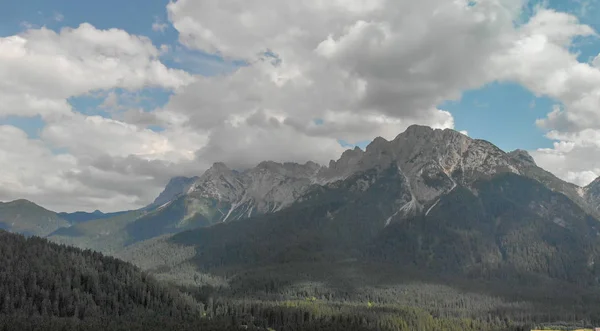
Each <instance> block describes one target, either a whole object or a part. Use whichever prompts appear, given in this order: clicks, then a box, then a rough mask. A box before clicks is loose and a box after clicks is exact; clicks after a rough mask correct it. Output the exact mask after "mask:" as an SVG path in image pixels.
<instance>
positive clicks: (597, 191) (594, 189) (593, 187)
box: [583, 177, 600, 214]
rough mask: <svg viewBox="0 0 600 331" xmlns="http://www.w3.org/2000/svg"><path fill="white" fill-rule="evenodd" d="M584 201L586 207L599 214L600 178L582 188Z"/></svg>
mask: <svg viewBox="0 0 600 331" xmlns="http://www.w3.org/2000/svg"><path fill="white" fill-rule="evenodd" d="M584 192H585V193H584V195H583V197H584V199H585V200H586V202H587V203H588V205H589V206H590V207H591V208H592V209H593V210H594V211H596V212H597V213H599V214H600V177H598V178H596V180H594V181H593V182H591V183H590V184H589V185H588V186H586V187H585V188H584Z"/></svg>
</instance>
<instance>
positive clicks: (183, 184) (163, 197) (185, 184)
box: [149, 176, 198, 207]
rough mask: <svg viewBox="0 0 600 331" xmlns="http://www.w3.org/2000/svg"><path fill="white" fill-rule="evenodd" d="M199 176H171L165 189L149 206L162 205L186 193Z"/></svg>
mask: <svg viewBox="0 0 600 331" xmlns="http://www.w3.org/2000/svg"><path fill="white" fill-rule="evenodd" d="M197 179H198V177H181V176H180V177H174V178H171V180H170V181H169V183H168V184H167V186H166V187H165V189H164V190H163V191H162V192H161V193H160V194H159V196H158V197H157V198H156V199H155V200H154V202H153V203H152V204H151V205H150V206H149V207H158V206H162V205H164V204H165V203H167V202H169V201H171V200H173V199H174V198H175V197H177V196H179V195H181V194H184V193H186V192H187V191H188V190H189V188H190V187H191V186H192V184H193V183H194V182H195V181H196V180H197Z"/></svg>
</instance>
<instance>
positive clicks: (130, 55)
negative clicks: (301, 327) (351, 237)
mask: <svg viewBox="0 0 600 331" xmlns="http://www.w3.org/2000/svg"><path fill="white" fill-rule="evenodd" d="M523 3H524V1H523V0H506V1H495V0H479V1H476V2H472V1H467V0H458V1H450V2H449V1H446V0H425V1H391V0H370V1H366V0H352V1H347V0H332V1H322V0H308V1H301V2H298V1H281V0H267V1H265V0H261V1H258V0H206V1H200V2H198V1H191V0H177V1H172V2H170V3H169V4H168V5H167V13H168V17H169V23H170V24H172V26H173V27H174V29H175V30H176V31H177V32H178V35H179V42H180V45H176V46H175V47H174V48H173V50H171V49H170V47H168V46H160V47H159V48H157V47H156V46H155V45H153V43H152V42H151V41H150V39H148V38H146V37H143V36H136V35H131V34H129V33H127V32H126V31H123V30H119V29H109V30H99V29H96V28H95V27H93V26H91V25H89V24H81V25H80V26H79V27H77V28H64V29H62V30H60V31H58V32H55V31H52V30H48V29H45V28H40V29H29V30H26V31H24V32H23V33H21V34H18V35H15V36H9V37H5V38H0V91H1V92H0V98H2V100H8V102H4V103H1V104H0V117H1V116H6V115H19V116H35V115H41V117H42V118H43V120H44V121H45V123H46V125H45V127H44V128H43V129H42V130H41V132H40V139H31V138H28V137H27V136H26V135H25V134H24V133H23V132H22V131H20V130H18V129H16V128H13V127H9V126H4V127H0V144H2V143H4V144H5V145H6V146H8V145H9V144H10V143H9V137H10V136H11V135H14V136H15V137H17V138H15V140H14V141H15V143H14V146H10V148H8V147H7V149H6V150H2V152H1V153H3V154H0V155H1V156H2V158H3V159H2V161H3V162H8V163H11V164H12V165H14V167H12V168H7V169H9V170H7V171H6V173H3V174H0V187H2V189H1V190H0V200H3V199H9V198H16V197H25V198H31V199H33V200H34V201H36V202H40V203H42V204H43V205H46V206H49V207H53V208H55V209H65V210H73V209H88V210H93V209H96V208H101V209H104V210H107V211H109V210H118V209H126V208H134V207H140V206H143V205H144V204H147V203H149V202H151V201H152V199H153V198H154V196H155V195H156V194H157V193H158V192H159V191H160V189H161V186H162V185H164V184H165V183H166V181H167V180H168V179H169V177H171V176H175V175H199V174H200V173H202V171H203V170H204V169H206V167H208V166H209V165H210V164H211V163H212V162H216V161H224V162H226V163H228V164H230V165H231V166H232V167H235V168H245V167H249V166H252V165H254V164H256V163H258V162H260V161H263V160H275V161H298V162H305V161H307V160H314V161H318V162H320V163H327V162H328V161H329V159H332V158H336V157H337V156H339V154H340V153H341V152H342V149H343V148H342V147H341V146H340V144H339V143H338V141H339V140H343V141H345V142H348V143H350V144H353V143H359V142H363V141H366V140H370V139H372V138H373V137H376V136H383V137H384V138H387V139H391V138H393V137H395V136H396V135H397V134H398V133H400V132H402V131H403V130H404V129H405V128H406V127H408V126H409V125H411V124H415V123H418V124H426V125H430V126H433V127H436V128H453V127H454V119H453V117H452V114H450V113H449V112H447V111H445V110H444V109H440V107H439V105H440V104H441V103H442V102H443V101H446V100H456V99H459V98H460V96H461V93H462V92H463V91H465V90H468V89H475V88H479V87H481V86H483V85H485V84H487V83H489V82H493V81H513V82H518V83H520V84H522V85H524V86H525V87H527V88H528V89H530V90H531V91H533V92H534V93H535V94H537V95H546V96H549V97H551V98H554V99H555V100H557V101H558V102H559V103H560V105H557V107H556V108H555V109H554V110H553V111H552V112H550V113H549V114H548V116H547V117H546V118H543V119H540V120H539V121H538V125H539V126H540V127H543V128H545V129H546V130H548V138H549V139H553V140H555V141H556V144H555V146H554V147H553V148H550V149H541V150H538V151H536V152H534V153H533V154H534V157H535V158H536V161H537V162H538V164H541V165H543V166H544V167H546V168H548V169H549V170H551V171H554V172H555V173H557V174H558V175H559V176H561V177H562V178H565V179H567V180H570V181H573V182H576V183H580V184H585V182H586V181H588V180H590V178H592V177H593V176H594V175H596V174H600V169H598V168H597V165H598V164H600V160H598V159H594V158H593V157H590V155H600V153H599V152H600V150H599V148H600V147H599V146H598V144H597V142H598V141H599V135H598V132H599V131H598V130H600V117H599V116H600V115H598V114H599V113H598V112H597V106H598V104H599V102H600V99H599V98H600V91H599V86H600V74H599V72H600V71H599V70H600V69H599V68H598V64H599V63H598V58H596V59H595V60H593V61H591V62H590V63H580V62H578V60H577V55H576V54H573V53H572V52H570V50H569V48H570V47H571V45H572V43H573V39H574V38H576V37H593V36H595V32H594V31H593V30H592V29H591V28H590V27H589V26H586V25H583V24H580V23H579V22H578V21H577V19H576V18H575V17H574V16H572V15H568V14H565V13H559V12H556V11H553V10H549V9H545V8H540V9H538V10H537V11H536V12H535V13H534V14H533V16H532V18H531V19H529V20H528V21H527V22H524V23H523V24H519V25H517V24H516V22H517V21H518V20H519V18H520V17H521V14H522V6H523ZM164 24H166V23H163V22H159V21H156V22H155V25H154V26H153V29H154V30H155V31H162V30H163V29H164V28H165V27H166V25H164ZM177 49H180V50H181V49H185V52H184V53H185V54H188V53H189V54H194V52H197V51H200V52H206V53H209V54H216V55H217V56H219V57H221V58H223V63H226V64H227V67H228V70H226V71H222V73H220V74H217V75H214V76H210V77H208V76H207V77H203V76H197V75H192V74H190V73H187V72H185V71H182V70H175V69H171V68H168V67H167V66H165V65H164V64H163V63H162V62H161V58H163V59H164V57H165V56H167V55H169V56H175V54H177V53H178V52H176V50H177ZM188 51H189V52H188ZM174 60H175V59H174ZM187 62H190V61H187ZM232 63H243V65H240V66H239V67H236V68H233V69H232V66H231V65H230V64H232ZM220 72H221V71H220ZM148 87H158V88H163V89H168V90H171V91H173V95H172V96H171V97H170V99H169V102H168V103H167V104H166V105H164V106H163V107H160V109H155V110H153V111H148V110H142V109H141V107H138V106H136V102H131V103H130V102H125V101H124V98H125V97H127V93H129V92H131V93H132V94H135V92H136V91H139V90H140V89H144V88H148ZM116 89H120V90H124V91H126V92H125V94H123V93H121V94H118V93H115V90H116ZM98 91H100V92H98ZM93 93H99V95H102V96H103V98H104V99H103V101H102V104H101V106H100V107H99V108H100V109H101V110H103V111H105V112H107V113H108V114H109V117H110V118H104V117H101V116H89V115H84V114H81V113H79V112H78V111H77V110H76V109H72V106H71V104H70V103H69V102H68V100H69V98H72V97H74V96H82V95H90V94H93ZM482 111H484V110H482ZM148 126H160V127H161V129H162V130H160V131H159V132H155V131H152V130H149V129H147V127H148ZM464 134H467V133H466V131H465V132H464ZM2 139H4V140H2ZM29 149H31V151H32V153H31V155H28V156H26V157H27V159H23V157H25V156H23V155H19V151H23V150H28V151H29ZM57 149H59V150H61V151H63V153H56V150H57ZM21 153H22V152H21ZM594 153H595V154H594ZM24 162H26V163H27V165H28V166H27V171H25V172H23V174H21V173H19V171H20V170H19V169H18V167H17V165H19V164H21V163H24ZM42 167H45V168H44V169H40V168H42ZM44 192H45V193H44Z"/></svg>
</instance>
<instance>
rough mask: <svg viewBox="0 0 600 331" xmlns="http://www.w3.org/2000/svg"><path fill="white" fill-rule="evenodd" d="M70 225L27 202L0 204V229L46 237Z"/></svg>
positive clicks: (51, 213) (55, 215) (49, 212)
mask: <svg viewBox="0 0 600 331" xmlns="http://www.w3.org/2000/svg"><path fill="white" fill-rule="evenodd" d="M69 225H70V223H69V222H68V221H66V220H65V219H63V218H61V217H60V216H59V215H58V214H56V213H55V212H52V211H49V210H47V209H45V208H42V207H40V206H38V205H36V204H35V203H33V202H30V201H27V200H15V201H12V202H5V203H4V202H0V229H4V230H7V231H11V232H16V233H22V234H25V235H37V236H45V235H47V234H49V233H51V232H53V231H55V230H56V229H58V228H61V227H67V226H69Z"/></svg>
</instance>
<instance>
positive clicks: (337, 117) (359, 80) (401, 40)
mask: <svg viewBox="0 0 600 331" xmlns="http://www.w3.org/2000/svg"><path fill="white" fill-rule="evenodd" d="M241 2H243V4H242V3H241ZM520 5H521V3H520V1H506V2H503V3H502V4H499V3H496V2H491V1H482V2H481V4H480V5H477V6H469V5H468V3H467V2H466V1H455V2H447V1H443V0H436V1H418V2H397V1H396V2H392V1H385V0H380V1H368V2H367V1H352V2H347V1H328V2H324V1H319V0H312V1H304V2H301V3H297V2H290V1H267V2H264V1H250V2H248V1H241V0H227V1H216V0H215V1H204V2H202V3H199V2H193V1H186V0H179V1H176V2H171V3H170V4H169V5H168V6H167V8H168V12H169V18H170V20H171V23H172V24H173V26H174V28H175V29H176V30H177V31H178V32H179V34H180V41H181V42H182V43H183V44H184V45H187V46H188V47H190V48H192V49H196V50H200V51H204V52H212V53H219V54H222V55H224V56H225V57H227V58H232V59H242V60H244V61H247V62H248V63H249V64H250V65H249V66H246V67H242V68H239V69H238V70H236V71H235V72H233V73H232V74H230V75H224V76H218V77H211V78H202V79H198V80H197V81H196V82H195V83H193V84H190V85H188V86H186V87H185V88H184V89H181V90H180V91H178V92H177V93H176V95H175V96H174V97H173V98H172V99H171V101H170V103H169V104H168V105H167V106H166V107H165V109H167V110H169V111H171V112H177V113H180V114H184V115H185V116H186V117H187V119H188V124H189V125H191V126H193V127H195V128H197V129H198V130H203V131H205V132H208V133H209V143H208V145H207V146H206V147H204V148H203V149H201V150H200V154H201V155H202V156H203V157H205V158H210V159H213V158H217V157H218V158H220V159H221V160H224V161H229V160H230V162H234V163H244V162H242V161H241V160H240V157H239V155H240V153H241V152H240V151H239V150H238V148H237V147H236V146H237V144H238V143H239V142H248V139H252V138H249V135H248V131H249V130H250V128H251V127H252V128H254V130H257V132H258V131H260V132H261V134H260V136H261V138H262V139H264V140H265V141H277V143H278V144H282V145H285V146H288V149H289V151H285V152H284V151H282V150H280V149H278V148H267V149H261V148H260V144H258V143H257V144H252V145H249V146H246V149H245V152H244V153H241V154H243V155H245V157H244V158H243V159H244V160H252V161H246V162H245V163H246V164H248V163H252V162H254V161H256V160H257V159H258V157H253V156H250V155H247V154H252V153H254V154H256V155H260V157H261V158H267V159H281V158H282V157H283V155H289V156H290V157H291V158H294V159H304V160H307V159H313V160H316V161H320V162H323V161H325V162H326V161H327V160H328V159H330V158H335V157H337V154H338V152H339V148H338V147H335V148H333V147H331V148H327V149H325V150H318V149H316V148H314V147H312V148H306V147H307V146H306V144H310V146H324V147H325V146H334V145H335V143H336V141H337V140H338V139H342V140H344V141H347V142H348V143H350V144H354V143H357V142H360V141H364V140H369V139H372V138H373V137H375V136H383V137H385V138H388V139H390V138H393V137H394V136H396V135H397V134H398V133H400V132H402V131H403V130H404V129H405V128H406V127H407V126H408V125H410V124H414V123H420V124H428V125H431V126H434V127H443V128H446V127H453V126H454V121H453V118H452V115H451V114H450V113H448V112H446V111H443V110H440V109H438V108H437V107H436V105H437V104H439V103H441V102H442V101H444V100H447V99H457V98H459V97H460V94H461V91H463V90H465V89H469V88H475V87H478V86H481V85H482V84H484V83H486V82H487V81H489V79H490V78H489V77H490V74H489V73H487V72H486V70H485V66H486V64H487V61H488V60H489V58H490V57H491V55H492V54H494V53H495V52H497V51H498V50H502V49H504V48H506V47H508V46H510V44H509V42H508V41H507V40H505V38H504V37H505V35H506V34H507V33H510V32H512V31H513V20H514V18H515V17H516V16H517V15H518V14H519V8H520ZM239 8H244V10H240V9H239ZM432 13H433V15H432ZM315 120H320V122H321V123H319V124H317V123H316V122H315ZM249 121H250V122H252V123H251V124H248V122H249ZM232 123H237V124H236V125H237V126H233V125H234V124H232ZM234 128H235V129H234ZM257 134H258V133H257ZM283 139H285V140H283ZM214 146H219V147H218V153H217V152H215V150H217V148H216V147H214ZM300 155H302V156H300Z"/></svg>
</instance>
